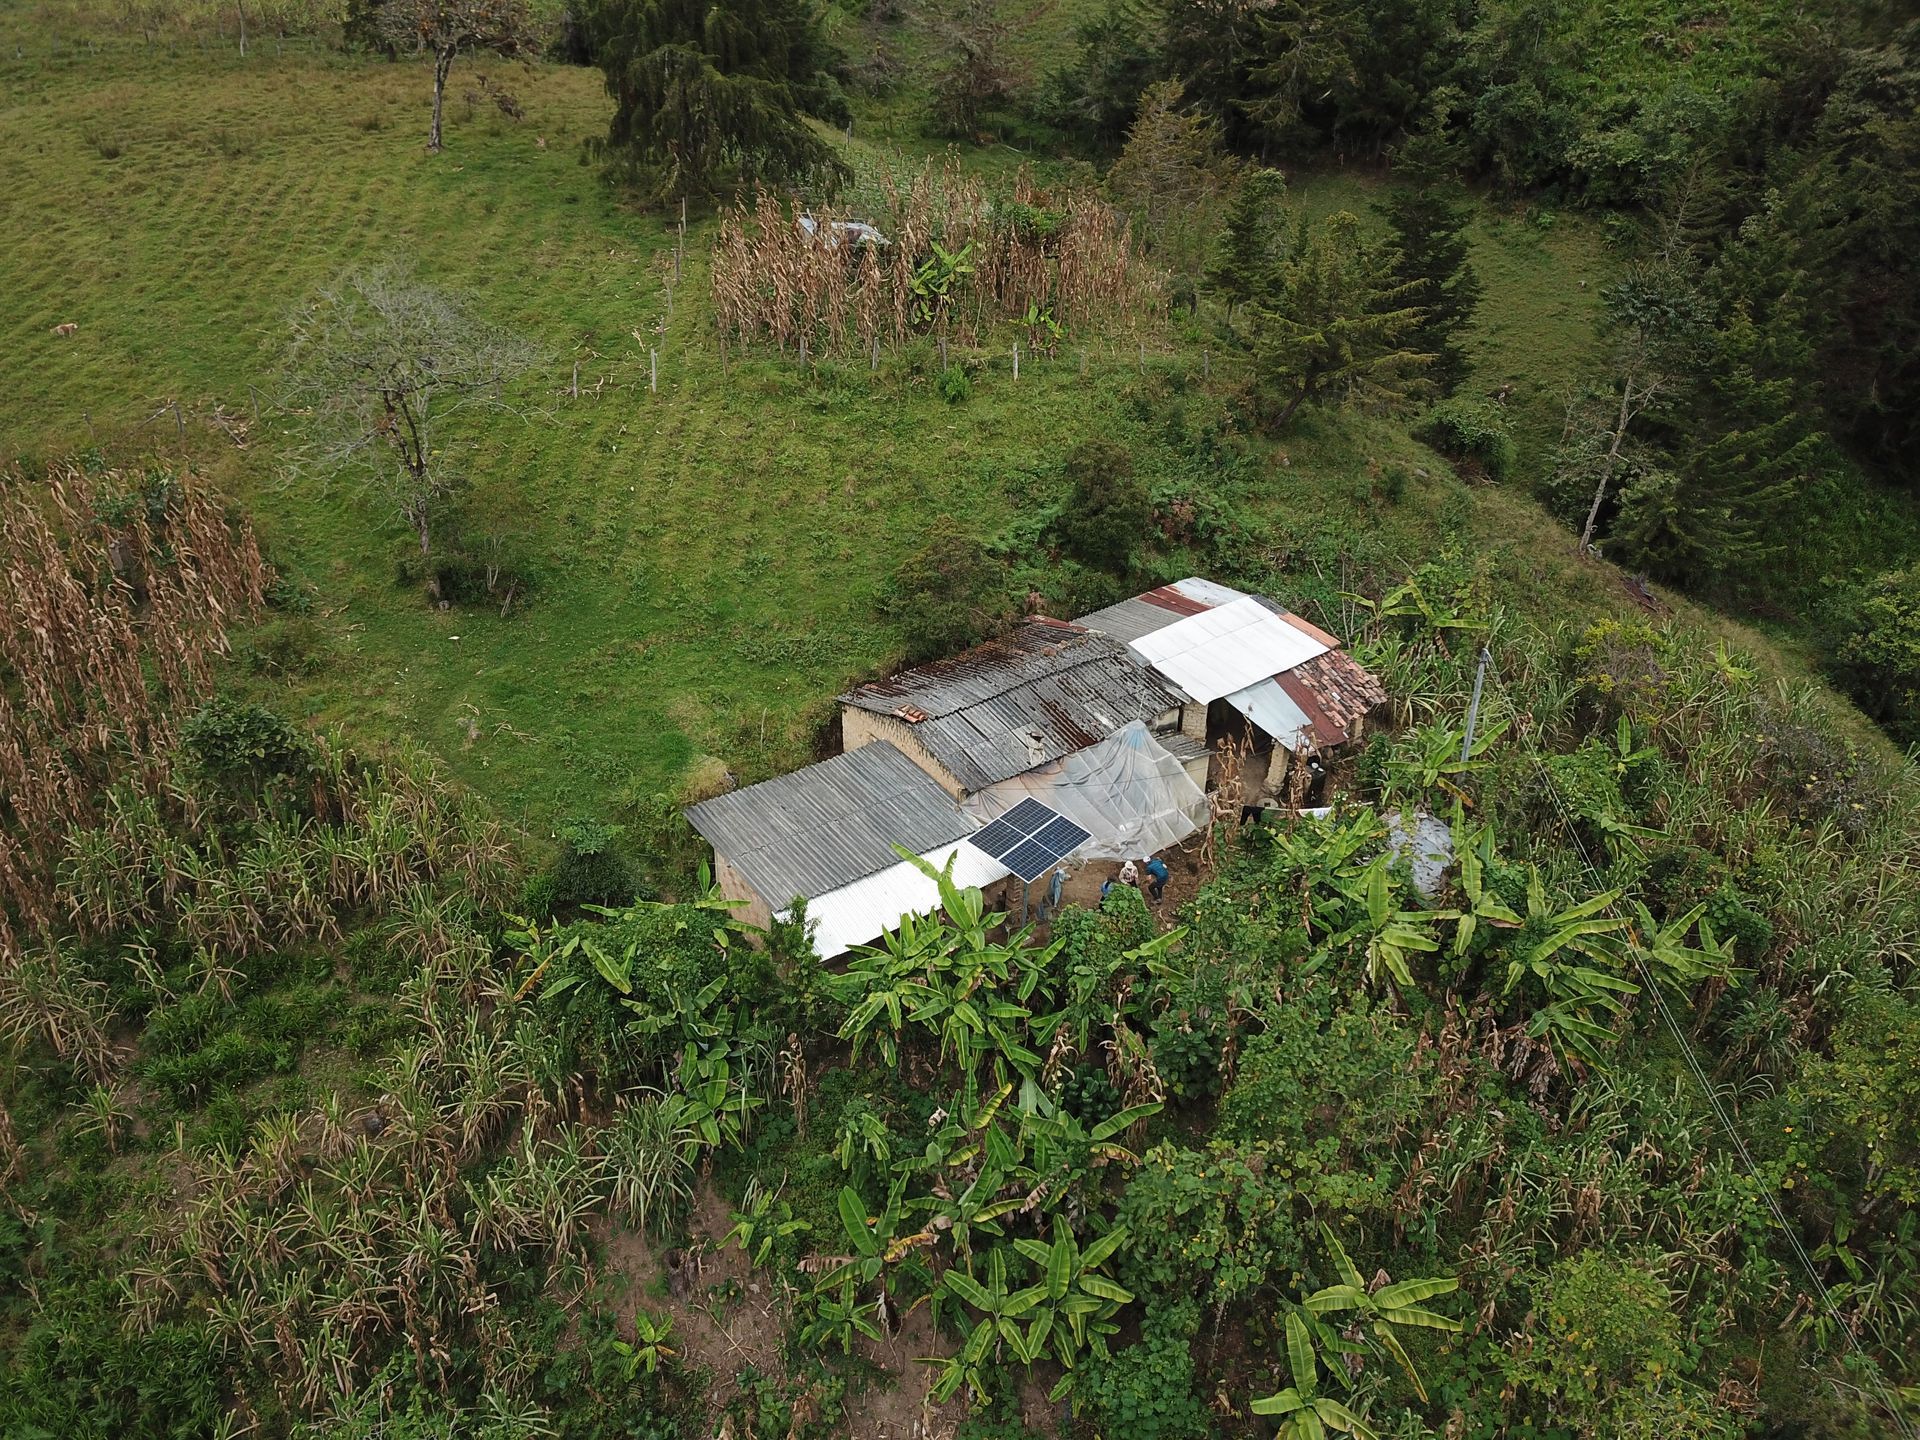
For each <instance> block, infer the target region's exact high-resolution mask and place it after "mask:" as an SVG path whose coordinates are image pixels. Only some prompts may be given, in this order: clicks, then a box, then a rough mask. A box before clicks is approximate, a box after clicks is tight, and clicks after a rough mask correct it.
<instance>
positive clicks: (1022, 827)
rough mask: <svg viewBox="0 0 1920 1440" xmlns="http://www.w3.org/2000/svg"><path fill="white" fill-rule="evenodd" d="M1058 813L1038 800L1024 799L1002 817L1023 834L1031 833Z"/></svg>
mask: <svg viewBox="0 0 1920 1440" xmlns="http://www.w3.org/2000/svg"><path fill="white" fill-rule="evenodd" d="M1058 814H1059V812H1058V811H1056V810H1053V809H1050V808H1049V807H1047V806H1045V805H1042V804H1041V803H1040V802H1039V801H1038V800H1022V801H1021V802H1020V803H1019V804H1018V805H1016V806H1014V807H1013V809H1011V810H1009V811H1008V812H1007V813H1006V814H1004V815H1002V816H1001V817H1000V818H1001V819H1002V820H1004V821H1005V822H1006V823H1007V824H1009V825H1011V826H1013V828H1014V829H1016V830H1018V831H1019V832H1020V833H1021V834H1022V835H1031V834H1033V832H1034V831H1036V830H1038V829H1039V828H1040V827H1041V826H1042V825H1044V824H1046V823H1047V821H1049V820H1052V819H1053V818H1055V816H1057V815H1058Z"/></svg>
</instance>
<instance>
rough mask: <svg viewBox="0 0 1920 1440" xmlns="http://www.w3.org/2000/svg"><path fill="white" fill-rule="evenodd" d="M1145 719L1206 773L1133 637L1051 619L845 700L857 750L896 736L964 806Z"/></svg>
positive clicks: (845, 721) (849, 740)
mask: <svg viewBox="0 0 1920 1440" xmlns="http://www.w3.org/2000/svg"><path fill="white" fill-rule="evenodd" d="M1135 721H1139V722H1140V723H1141V724H1143V725H1144V726H1145V727H1146V728H1147V730H1148V731H1149V732H1150V733H1151V734H1152V735H1153V736H1154V737H1155V739H1156V740H1158V741H1159V742H1160V743H1161V744H1162V745H1164V746H1165V747H1166V748H1167V749H1168V750H1169V751H1171V752H1172V753H1173V754H1174V756H1175V758H1176V759H1178V760H1180V761H1181V762H1182V763H1183V764H1187V765H1190V766H1192V767H1193V768H1194V769H1196V770H1198V771H1199V773H1200V775H1201V777H1204V774H1205V765H1206V751H1205V747H1204V743H1203V741H1202V740H1200V739H1185V740H1183V739H1182V736H1181V729H1180V722H1181V699H1180V697H1179V696H1178V695H1177V694H1176V693H1174V691H1173V690H1172V689H1171V688H1169V687H1168V686H1167V685H1166V684H1165V683H1164V682H1163V681H1162V680H1161V679H1160V678H1159V677H1158V676H1156V675H1154V674H1153V673H1152V672H1150V671H1149V670H1147V669H1146V668H1145V667H1144V666H1142V665H1141V664H1140V662H1139V661H1138V660H1137V659H1135V658H1134V656H1133V655H1132V654H1131V653H1130V652H1129V651H1128V649H1127V646H1126V644H1125V643H1124V641H1122V640H1118V639H1115V638H1112V637H1110V636H1107V635H1105V634H1099V633H1095V632H1094V631H1091V630H1088V629H1086V628H1084V627H1082V626H1078V625H1070V624H1068V623H1067V622H1066V621H1064V620H1050V619H1046V618H1044V617H1040V618H1036V619H1032V620H1028V621H1026V622H1025V623H1024V624H1022V625H1020V626H1019V627H1018V628H1017V629H1015V630H1014V631H1013V632H1012V633H1011V634H1008V635H1005V636H1002V637H1001V638H999V639H997V640H989V641H986V642H985V643H984V644H980V645H976V646H974V647H973V648H972V649H971V650H965V651H962V652H961V653H960V654H958V655H954V656H950V657H949V658H947V659H945V660H936V661H934V662H933V663H931V664H928V665H919V666H916V667H914V668H913V669H911V670H903V671H901V672H900V673H899V674H898V675H892V676H889V677H888V678H887V679H885V680H875V681H872V682H870V683H868V684H865V685H861V686H858V687H856V688H855V689H852V690H849V691H848V692H847V693H846V694H844V695H842V696H841V697H840V738H841V744H842V745H843V746H844V747H845V748H846V749H848V750H857V749H859V748H860V747H861V746H863V745H867V744H870V743H872V742H873V741H875V740H886V741H890V742H891V743H893V744H894V745H897V746H898V747H899V748H900V749H901V750H902V751H903V752H904V753H905V754H906V755H907V756H908V757H909V758H910V759H911V760H912V761H913V762H914V763H915V764H916V765H918V766H920V768H921V769H923V770H925V771H926V772H927V774H929V775H931V776H932V777H933V778H934V779H935V780H937V781H938V782H939V783H940V785H941V786H942V787H943V788H944V789H945V790H946V792H947V793H948V794H949V795H952V796H953V797H955V798H956V799H959V798H961V797H963V796H967V795H976V794H978V793H980V792H981V791H984V790H986V789H988V788H989V787H990V786H993V785H997V784H999V783H1000V782H1001V781H1004V780H1011V779H1012V778H1013V777H1014V776H1016V775H1024V774H1026V773H1027V772H1028V771H1030V770H1032V769H1034V768H1035V767H1036V766H1040V765H1047V764H1051V763H1052V762H1054V761H1057V760H1061V759H1064V758H1065V757H1066V756H1068V755H1071V754H1073V753H1075V752H1076V751H1079V750H1084V749H1086V748H1087V747H1088V746H1090V745H1097V744H1098V743H1100V742H1101V741H1102V740H1104V739H1106V738H1107V737H1108V736H1109V735H1112V734H1113V733H1114V732H1115V731H1117V730H1119V729H1121V728H1122V727H1123V726H1126V725H1129V724H1132V723H1133V722H1135Z"/></svg>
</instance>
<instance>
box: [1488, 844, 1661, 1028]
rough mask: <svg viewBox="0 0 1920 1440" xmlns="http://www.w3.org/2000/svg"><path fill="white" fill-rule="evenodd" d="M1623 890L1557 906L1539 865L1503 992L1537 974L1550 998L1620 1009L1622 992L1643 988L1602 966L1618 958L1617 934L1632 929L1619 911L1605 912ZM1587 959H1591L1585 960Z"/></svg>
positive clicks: (1529, 885)
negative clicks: (1616, 913) (1551, 897)
mask: <svg viewBox="0 0 1920 1440" xmlns="http://www.w3.org/2000/svg"><path fill="white" fill-rule="evenodd" d="M1620 895H1621V892H1620V891H1619V890H1606V891H1602V892H1601V893H1600V894H1598V895H1594V896H1591V897H1589V898H1588V899H1586V900H1582V901H1581V902H1580V903H1579V904H1577V905H1567V906H1556V905H1555V904H1554V902H1552V901H1551V900H1549V899H1548V898H1547V888H1546V882H1545V881H1544V880H1542V879H1541V876H1540V871H1539V869H1538V867H1536V868H1535V869H1534V870H1533V873H1532V875H1531V876H1530V877H1529V878H1528V880H1527V914H1526V919H1525V920H1524V922H1523V923H1522V926H1521V930H1520V934H1519V937H1518V948H1517V952H1516V953H1514V954H1512V955H1511V956H1509V957H1508V960H1507V980H1506V985H1505V987H1504V989H1503V990H1502V992H1501V993H1502V994H1503V995H1510V994H1512V993H1513V990H1514V988H1515V987H1516V986H1517V985H1519V983H1520V982H1521V981H1522V980H1524V979H1526V978H1527V977H1528V976H1532V977H1533V978H1534V979H1536V980H1538V981H1540V983H1541V985H1542V986H1543V987H1544V988H1545V990H1546V992H1547V994H1548V996H1549V997H1551V998H1553V999H1555V1000H1571V1001H1574V1002H1576V1003H1580V1004H1586V1005H1598V1006H1600V1007H1601V1008H1603V1009H1609V1010H1614V1011H1618V1010H1619V1009H1620V1006H1621V1001H1620V999H1619V997H1620V996H1621V995H1636V994H1638V993H1639V990H1640V987H1639V986H1637V985H1634V984H1632V983H1630V982H1629V981H1626V980H1622V979H1621V978H1620V977H1619V976H1617V975H1614V974H1611V973H1609V971H1608V970H1603V969H1597V968H1595V967H1596V966H1602V965H1604V966H1609V967H1610V966H1612V965H1615V964H1617V963H1618V961H1619V956H1620V947H1619V943H1618V942H1617V941H1616V940H1614V939H1613V938H1611V937H1613V936H1615V935H1617V934H1618V933H1619V932H1620V931H1622V930H1624V929H1626V927H1627V922H1626V920H1625V919H1623V918H1621V917H1620V916H1617V915H1606V914H1602V913H1601V912H1603V911H1605V910H1608V909H1611V908H1612V907H1613V905H1614V904H1615V903H1616V902H1617V901H1618V900H1619V899H1620ZM1581 960H1586V961H1590V962H1592V963H1590V964H1581V963H1579V962H1580V961H1581Z"/></svg>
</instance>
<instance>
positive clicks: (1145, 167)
mask: <svg viewBox="0 0 1920 1440" xmlns="http://www.w3.org/2000/svg"><path fill="white" fill-rule="evenodd" d="M1233 169H1234V167H1233V163H1232V162H1231V161H1230V160H1229V159H1228V158H1227V157H1226V155H1225V154H1224V153H1222V151H1221V148H1220V127H1219V126H1218V125H1217V124H1215V123H1214V121H1213V120H1212V119H1211V118H1210V117H1208V116H1207V115H1205V114H1202V113H1201V112H1200V111H1198V110H1195V109H1192V108H1190V107H1189V106H1188V105H1187V104H1186V97H1185V93H1184V91H1183V89H1182V87H1181V84H1180V82H1179V81H1178V80H1164V81H1162V82H1161V83H1160V84H1158V85H1154V86H1150V87H1149V88H1148V90H1147V92H1146V94H1144V95H1143V96H1141V97H1140V115H1139V118H1138V119H1136V120H1135V121H1134V122H1133V125H1132V127H1131V128H1130V129H1129V130H1128V132H1127V145H1126V149H1124V150H1122V151H1121V152H1120V158H1119V159H1118V160H1116V161H1115V162H1114V165H1113V169H1112V170H1111V171H1109V172H1108V174H1107V187H1108V188H1109V189H1110V190H1111V191H1112V192H1113V197H1114V199H1116V200H1118V201H1119V202H1120V204H1121V205H1122V206H1124V207H1125V208H1126V209H1127V210H1128V211H1129V212H1130V213H1131V214H1132V216H1133V220H1134V231H1135V233H1136V234H1138V235H1141V236H1143V237H1145V239H1146V241H1147V243H1148V245H1149V246H1151V247H1152V249H1153V251H1154V252H1155V255H1156V257H1157V258H1158V259H1159V262H1160V263H1161V264H1163V265H1166V266H1168V267H1169V268H1172V269H1176V270H1180V271H1182V272H1184V273H1187V274H1191V273H1192V272H1193V270H1195V269H1196V268H1198V261H1199V260H1200V259H1201V258H1202V257H1203V256H1204V255H1205V253H1206V243H1207V238H1208V237H1209V236H1210V235H1211V233H1212V232H1213V229H1214V227H1215V224H1216V223H1217V221H1218V211H1219V205H1220V200H1221V197H1222V195H1223V194H1224V193H1225V192H1226V190H1227V189H1228V187H1229V185H1230V184H1231V183H1232V180H1233Z"/></svg>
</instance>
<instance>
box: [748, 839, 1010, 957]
mask: <svg viewBox="0 0 1920 1440" xmlns="http://www.w3.org/2000/svg"><path fill="white" fill-rule="evenodd" d="M948 856H952V857H954V860H953V880H954V883H955V884H956V885H960V886H963V887H964V886H969V885H972V886H980V885H991V884H992V883H993V882H994V881H996V880H999V879H1001V878H1003V877H1004V876H1006V875H1007V873H1008V871H1007V867H1006V866H1004V865H1002V864H1001V863H1000V862H999V861H998V860H995V859H994V858H993V857H992V856H990V855H988V854H987V853H986V852H985V851H983V850H977V849H975V848H974V847H973V846H971V845H967V844H962V843H959V842H955V843H954V844H952V845H942V846H940V847H939V848H938V849H935V850H929V851H927V852H926V853H925V854H924V855H922V856H921V858H922V859H923V860H926V861H928V862H929V863H930V864H932V865H933V866H934V868H935V869H939V868H942V867H944V866H945V865H946V863H947V857H948ZM939 908H940V887H939V885H938V884H937V883H935V882H934V881H933V880H931V879H929V878H928V877H927V876H926V875H924V874H922V873H921V872H920V870H919V869H918V868H917V867H915V866H913V865H910V864H908V863H907V862H906V861H905V860H902V861H900V862H899V863H898V864H895V865H890V866H888V867H887V868H886V869H884V870H877V871H875V872H874V873H873V874H871V875H868V876H866V877H864V878H863V879H859V880H856V881H854V882H853V883H852V884H851V885H842V886H841V887H840V888H839V889H838V890H829V891H828V892H827V893H826V894H824V895H816V896H815V897H814V898H813V899H811V900H809V901H808V902H807V930H808V933H809V934H811V935H812V936H813V949H814V953H815V954H817V955H818V956H819V957H820V958H821V959H822V960H830V959H832V958H833V957H834V956H836V955H840V954H844V953H845V952H846V951H848V950H851V949H852V948H853V947H854V946H856V945H865V944H867V943H869V942H870V941H873V940H877V939H879V938H880V935H881V934H882V932H884V931H887V930H894V929H897V928H898V927H899V925H900V917H901V916H903V915H926V914H929V913H931V912H932V911H935V910H938V909H939ZM790 913H791V911H782V912H781V918H782V919H785V918H786V917H787V915H789V914H790Z"/></svg>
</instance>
